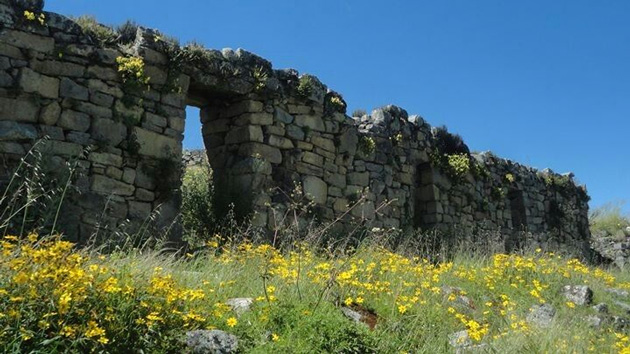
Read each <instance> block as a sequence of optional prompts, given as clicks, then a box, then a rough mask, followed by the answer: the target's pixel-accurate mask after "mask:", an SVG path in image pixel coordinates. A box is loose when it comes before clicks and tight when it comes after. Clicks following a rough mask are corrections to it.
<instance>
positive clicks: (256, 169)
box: [231, 157, 272, 175]
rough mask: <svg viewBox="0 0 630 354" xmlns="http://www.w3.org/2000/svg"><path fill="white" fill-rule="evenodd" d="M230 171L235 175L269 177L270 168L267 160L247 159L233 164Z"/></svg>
mask: <svg viewBox="0 0 630 354" xmlns="http://www.w3.org/2000/svg"><path fill="white" fill-rule="evenodd" d="M231 171H232V173H233V174H235V175H242V174H252V173H256V174H263V175H271V172H272V168H271V163H270V162H269V161H267V160H264V159H258V158H255V157H248V158H245V159H242V160H240V161H239V162H237V163H235V164H234V166H232V169H231Z"/></svg>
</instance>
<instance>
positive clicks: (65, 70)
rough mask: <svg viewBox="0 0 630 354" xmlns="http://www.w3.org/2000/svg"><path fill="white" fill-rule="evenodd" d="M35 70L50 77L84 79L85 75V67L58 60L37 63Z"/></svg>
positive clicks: (35, 63) (34, 66)
mask: <svg viewBox="0 0 630 354" xmlns="http://www.w3.org/2000/svg"><path fill="white" fill-rule="evenodd" d="M33 69H34V70H35V71H37V72H40V73H42V74H44V75H50V76H67V77H83V74H84V73H85V68H84V67H83V65H79V64H75V63H69V62H65V61H63V62H62V61H56V60H44V61H36V62H34V63H33Z"/></svg>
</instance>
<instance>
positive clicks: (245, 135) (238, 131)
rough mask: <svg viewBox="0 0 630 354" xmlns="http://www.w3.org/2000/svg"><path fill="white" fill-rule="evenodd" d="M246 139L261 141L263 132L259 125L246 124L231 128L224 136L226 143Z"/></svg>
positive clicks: (239, 141) (246, 140)
mask: <svg viewBox="0 0 630 354" xmlns="http://www.w3.org/2000/svg"><path fill="white" fill-rule="evenodd" d="M248 141H255V142H259V143H262V142H263V132H262V129H261V127H260V126H257V125H247V126H244V127H237V128H233V129H231V130H230V131H229V132H228V133H227V135H226V136H225V143H226V144H238V143H242V142H248Z"/></svg>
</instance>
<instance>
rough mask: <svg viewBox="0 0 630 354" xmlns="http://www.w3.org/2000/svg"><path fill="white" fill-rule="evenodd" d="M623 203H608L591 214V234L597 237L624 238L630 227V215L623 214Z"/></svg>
mask: <svg viewBox="0 0 630 354" xmlns="http://www.w3.org/2000/svg"><path fill="white" fill-rule="evenodd" d="M622 206H623V203H608V204H604V205H603V206H601V207H599V208H596V209H594V210H592V211H591V212H590V215H589V221H590V224H591V233H592V234H593V235H596V236H600V237H602V236H603V237H605V236H623V232H624V230H625V229H626V228H628V227H630V215H627V214H624V213H623V212H622Z"/></svg>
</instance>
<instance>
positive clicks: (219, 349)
mask: <svg viewBox="0 0 630 354" xmlns="http://www.w3.org/2000/svg"><path fill="white" fill-rule="evenodd" d="M186 346H187V347H188V349H189V350H190V352H192V353H194V354H229V353H235V352H236V350H237V349H238V338H236V336H234V335H232V334H229V333H227V332H224V331H220V330H217V329H214V330H211V331H209V330H201V329H200V330H196V331H189V332H186Z"/></svg>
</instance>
